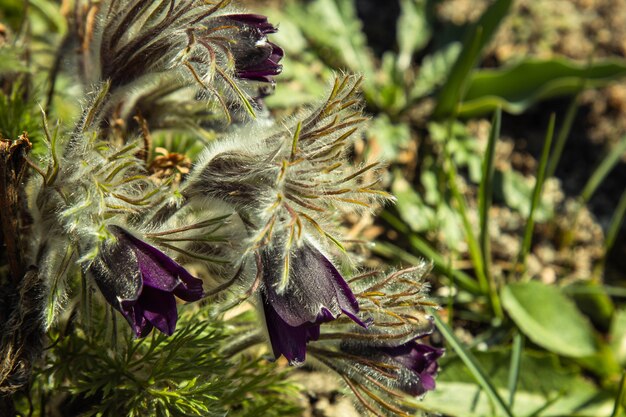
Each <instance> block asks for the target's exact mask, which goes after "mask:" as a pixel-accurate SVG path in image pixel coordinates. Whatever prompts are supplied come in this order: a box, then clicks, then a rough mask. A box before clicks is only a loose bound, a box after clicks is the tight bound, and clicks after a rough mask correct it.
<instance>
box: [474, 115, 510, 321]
mask: <svg viewBox="0 0 626 417" xmlns="http://www.w3.org/2000/svg"><path fill="white" fill-rule="evenodd" d="M501 124H502V110H501V109H500V108H498V109H497V110H496V111H495V113H494V115H493V119H492V120H491V131H490V132H489V141H488V142H487V149H486V151H485V159H484V160H483V166H482V178H481V181H480V188H479V190H478V216H479V219H480V236H479V243H480V250H481V254H482V260H483V270H484V275H485V279H486V281H487V285H488V290H489V299H490V300H491V306H492V308H493V311H494V313H495V314H496V316H497V317H500V318H502V317H504V313H503V312H502V307H501V305H500V298H499V296H498V289H497V287H496V283H495V281H494V280H493V277H492V275H491V245H490V241H489V208H490V207H491V203H492V201H493V175H494V161H495V153H496V141H497V140H498V138H499V137H500V126H501Z"/></svg>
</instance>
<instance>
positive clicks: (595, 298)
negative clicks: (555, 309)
mask: <svg viewBox="0 0 626 417" xmlns="http://www.w3.org/2000/svg"><path fill="white" fill-rule="evenodd" d="M563 292H565V293H566V294H567V295H569V296H570V297H572V299H573V300H574V302H575V303H576V306H577V307H578V309H579V310H580V311H582V312H583V313H584V314H585V315H586V316H588V317H589V319H590V320H591V322H592V323H593V324H594V325H595V326H596V327H597V328H598V329H601V331H607V330H608V329H609V327H610V325H611V318H612V317H613V313H614V311H615V306H614V305H613V301H612V300H611V297H610V296H609V294H608V293H607V291H606V288H604V286H603V285H601V284H599V283H597V282H595V281H580V282H575V283H573V284H571V285H568V286H567V287H564V288H563Z"/></svg>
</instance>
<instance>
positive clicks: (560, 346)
mask: <svg viewBox="0 0 626 417" xmlns="http://www.w3.org/2000/svg"><path fill="white" fill-rule="evenodd" d="M502 304H503V306H504V308H505V310H506V311H507V313H509V315H510V316H511V318H512V319H513V321H514V322H515V324H517V326H518V327H519V328H520V329H521V330H522V332H524V334H525V335H526V336H527V337H528V338H529V339H530V340H532V341H533V342H534V343H536V344H537V345H539V346H541V347H544V348H546V349H548V350H550V351H552V352H555V353H558V354H560V355H563V356H570V357H576V358H582V357H585V356H591V355H593V354H595V353H596V351H597V346H596V342H595V338H594V334H593V331H592V329H591V325H590V324H589V321H588V320H587V319H586V318H585V317H584V316H583V315H582V314H581V313H580V312H579V311H578V310H577V309H576V307H575V305H574V303H573V302H572V301H571V300H570V299H569V298H567V297H566V296H565V295H563V293H562V292H561V291H560V290H559V289H558V288H557V287H555V286H549V285H545V284H542V283H540V282H536V281H530V282H525V283H514V284H509V285H507V286H506V287H504V289H503V290H502Z"/></svg>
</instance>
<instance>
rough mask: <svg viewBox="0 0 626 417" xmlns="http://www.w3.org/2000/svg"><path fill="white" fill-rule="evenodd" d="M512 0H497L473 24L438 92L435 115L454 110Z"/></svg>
mask: <svg viewBox="0 0 626 417" xmlns="http://www.w3.org/2000/svg"><path fill="white" fill-rule="evenodd" d="M511 3H512V0H496V1H495V2H494V3H493V4H492V5H491V6H490V7H489V8H488V9H487V10H486V11H485V13H483V15H482V16H481V18H480V19H479V20H478V22H476V24H475V25H474V26H473V28H472V30H471V32H470V33H469V34H468V35H467V37H466V38H465V39H466V42H465V44H464V45H463V50H462V52H461V54H460V55H459V57H458V59H457V60H456V62H455V64H454V66H453V67H452V70H451V72H450V75H449V77H448V80H447V81H446V84H445V85H444V86H443V88H442V89H441V92H440V93H439V99H438V101H437V106H436V107H435V110H434V111H433V116H434V117H436V118H440V117H444V116H450V115H452V114H453V113H455V110H456V107H457V105H458V104H459V103H460V101H461V99H462V98H463V96H464V90H465V89H466V88H467V83H468V81H469V76H470V72H471V71H472V69H473V68H474V66H475V65H476V62H477V61H478V58H479V57H480V54H481V52H482V50H483V48H484V47H485V45H486V44H487V43H489V41H490V40H491V38H492V36H493V34H494V33H495V31H496V29H497V28H498V26H499V25H500V22H502V20H503V19H504V17H505V16H506V15H507V13H508V11H509V9H510V7H511Z"/></svg>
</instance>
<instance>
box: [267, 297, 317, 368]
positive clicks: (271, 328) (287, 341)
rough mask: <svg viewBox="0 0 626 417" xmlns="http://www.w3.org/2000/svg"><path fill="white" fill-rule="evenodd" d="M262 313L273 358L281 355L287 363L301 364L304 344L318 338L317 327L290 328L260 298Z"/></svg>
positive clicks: (304, 351) (304, 350)
mask: <svg viewBox="0 0 626 417" xmlns="http://www.w3.org/2000/svg"><path fill="white" fill-rule="evenodd" d="M262 302H263V311H264V313H265V321H266V323H267V331H268V333H269V336H270V342H271V344H272V351H273V353H274V357H275V358H276V359H278V358H279V357H280V355H283V356H284V357H285V358H286V359H287V360H288V361H289V363H302V362H304V360H305V358H306V344H307V342H308V341H309V340H317V339H318V338H319V325H302V326H290V325H289V324H288V323H287V322H285V321H284V320H283V319H282V318H281V317H280V315H279V314H277V313H276V311H275V310H274V309H273V308H272V306H271V305H270V304H269V302H268V301H267V300H266V299H265V297H264V296H262Z"/></svg>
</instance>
